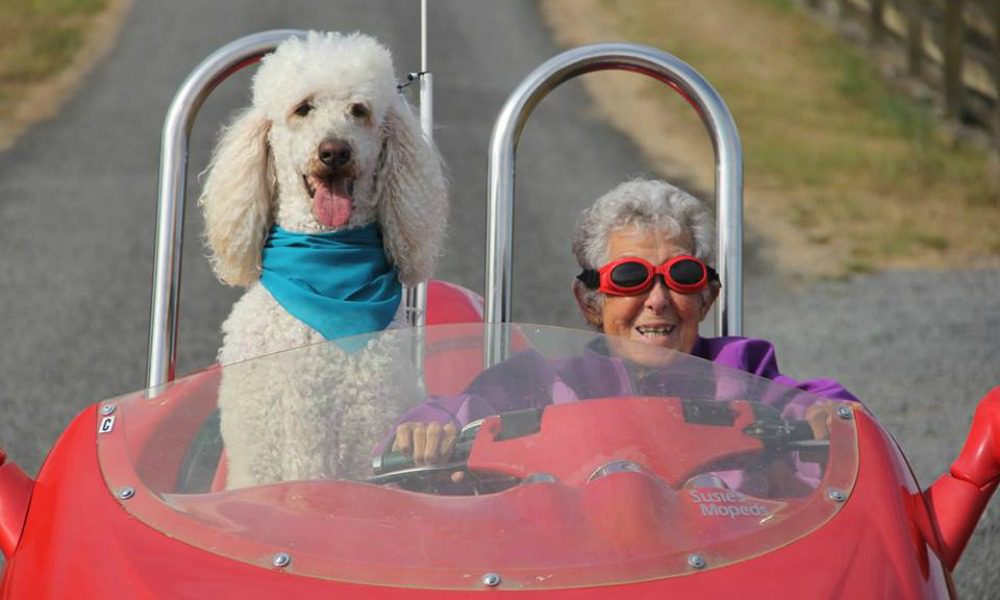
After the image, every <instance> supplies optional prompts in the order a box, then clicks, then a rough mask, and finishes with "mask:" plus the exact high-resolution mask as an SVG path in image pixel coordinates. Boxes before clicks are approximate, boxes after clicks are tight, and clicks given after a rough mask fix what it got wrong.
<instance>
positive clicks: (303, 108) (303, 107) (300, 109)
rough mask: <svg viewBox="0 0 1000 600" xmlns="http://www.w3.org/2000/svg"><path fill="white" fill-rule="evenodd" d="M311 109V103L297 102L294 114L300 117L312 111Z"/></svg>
mask: <svg viewBox="0 0 1000 600" xmlns="http://www.w3.org/2000/svg"><path fill="white" fill-rule="evenodd" d="M312 109H313V105H312V104H309V102H303V103H302V104H299V105H298V106H296V107H295V114H296V115H298V116H300V117H304V116H306V115H308V114H309V112H310V111H312Z"/></svg>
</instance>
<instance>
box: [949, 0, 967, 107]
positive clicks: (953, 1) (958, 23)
mask: <svg viewBox="0 0 1000 600" xmlns="http://www.w3.org/2000/svg"><path fill="white" fill-rule="evenodd" d="M944 31H945V33H944V35H945V39H944V114H945V117H946V118H949V119H957V118H958V117H959V115H960V114H961V112H962V42H963V39H962V38H963V36H962V0H948V2H947V7H946V9H945V18H944Z"/></svg>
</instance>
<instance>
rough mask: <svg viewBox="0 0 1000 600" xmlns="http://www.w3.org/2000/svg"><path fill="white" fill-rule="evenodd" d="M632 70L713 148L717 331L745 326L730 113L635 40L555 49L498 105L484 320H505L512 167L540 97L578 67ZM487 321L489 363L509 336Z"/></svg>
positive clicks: (739, 168)
mask: <svg viewBox="0 0 1000 600" xmlns="http://www.w3.org/2000/svg"><path fill="white" fill-rule="evenodd" d="M605 70H624V71H634V72H638V73H641V74H643V75H646V76H648V77H652V78H654V79H657V80H659V81H662V82H663V83H665V84H667V85H668V86H670V87H671V88H673V89H674V90H676V91H677V92H679V93H680V94H681V95H682V96H684V98H685V99H687V101H688V102H689V103H690V104H691V105H692V106H693V107H694V108H695V110H696V111H697V112H698V114H699V116H700V117H701V119H702V121H703V122H704V123H705V127H706V128H707V129H708V133H709V136H710V137H711V139H712V146H713V148H714V150H715V189H716V203H717V208H716V214H717V222H718V253H717V254H718V259H717V260H718V265H717V270H718V272H719V277H720V278H721V279H722V283H723V285H722V290H721V291H720V293H719V299H718V304H717V306H718V308H717V310H716V320H715V323H716V332H717V334H718V335H740V334H741V333H742V331H743V278H742V276H743V150H742V146H741V144H740V137H739V132H738V131H737V129H736V124H735V122H734V121H733V117H732V115H731V114H730V112H729V108H727V107H726V104H725V102H723V101H722V97H721V96H719V94H718V92H716V91H715V89H714V88H713V87H712V86H711V85H710V84H709V83H708V81H706V80H705V78H704V77H702V76H701V75H700V74H699V73H698V72H697V71H695V70H694V69H693V68H692V67H691V66H690V65H688V64H687V63H685V62H684V61H682V60H680V59H678V58H677V57H675V56H673V55H671V54H669V53H667V52H664V51H662V50H659V49H657V48H653V47H650V46H642V45H637V44H622V43H610V44H593V45H589V46H581V47H579V48H574V49H572V50H568V51H566V52H563V53H562V54H559V55H557V56H555V57H553V58H551V59H549V60H548V61H547V62H545V63H544V64H542V65H541V66H539V67H538V68H537V69H535V70H534V71H533V72H532V73H531V74H529V75H528V76H527V77H526V78H525V79H524V81H522V82H521V84H520V85H519V86H518V87H517V89H515V90H514V92H513V93H512V94H511V95H510V97H509V98H508V100H507V103H506V104H505V105H504V107H503V109H502V110H501V111H500V115H499V116H498V117H497V121H496V124H495V125H494V127H493V135H492V138H491V139H490V150H489V152H490V156H489V172H488V178H489V182H488V185H489V198H488V205H487V222H486V236H487V246H486V290H485V292H486V294H485V295H486V323H507V322H509V321H510V319H511V275H512V270H513V252H514V248H513V243H512V242H513V236H514V175H515V170H514V165H515V153H516V150H517V142H518V140H519V139H520V137H521V131H522V130H523V129H524V125H525V122H526V121H527V119H528V116H529V115H530V114H531V111H532V110H534V108H535V107H536V106H537V105H538V103H539V102H541V101H542V99H543V98H545V96H546V95H548V93H549V92H551V91H552V90H553V89H555V88H556V87H558V86H559V85H560V84H562V83H564V82H566V81H568V80H570V79H573V78H574V77H576V76H578V75H583V74H584V73H591V72H594V71H605ZM494 330H495V328H491V327H487V328H486V334H487V338H488V346H487V351H488V352H487V358H486V363H487V366H489V365H492V364H495V363H496V362H498V361H499V360H502V358H503V357H505V356H506V355H507V348H509V344H508V343H507V340H495V339H493V338H492V332H493V331H494Z"/></svg>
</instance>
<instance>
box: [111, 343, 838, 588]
mask: <svg viewBox="0 0 1000 600" xmlns="http://www.w3.org/2000/svg"><path fill="white" fill-rule="evenodd" d="M491 348H492V350H489V349H491ZM503 348H506V349H507V350H506V351H503V350H502V349H503ZM488 350H489V351H488ZM484 357H487V358H489V360H490V362H491V363H493V364H492V366H490V367H488V368H487V367H485V366H484V364H485V361H484ZM828 402H829V401H827V400H823V399H820V398H818V397H815V396H812V395H810V394H807V393H805V392H802V391H800V390H797V389H792V388H788V387H785V386H782V385H779V384H777V383H774V382H772V381H769V380H766V379H761V378H758V377H755V376H752V375H749V374H747V373H744V372H742V371H737V370H733V369H730V368H727V367H723V366H720V365H717V364H714V363H712V362H708V361H705V360H702V359H700V358H696V357H693V356H689V355H685V354H679V353H675V352H671V351H667V350H660V349H654V348H651V347H649V346H647V345H642V344H633V343H629V342H624V341H621V340H619V339H617V338H606V337H604V336H601V335H598V334H595V333H592V332H586V331H578V330H570V329H559V328H550V327H541V326H534V325H509V326H489V327H484V326H483V325H481V324H467V325H447V326H435V327H428V328H423V329H403V330H391V331H386V332H381V333H378V334H372V335H368V336H359V337H356V338H350V339H347V340H340V341H336V342H329V343H325V344H321V345H316V346H309V347H305V348H300V349H296V350H292V351H288V352H283V353H279V354H274V355H269V356H264V357H261V358H258V359H254V360H251V361H247V362H244V363H239V364H235V365H231V366H226V367H222V368H215V369H211V370H209V371H206V372H203V373H199V374H196V375H194V376H191V377H188V378H185V379H182V380H179V381H177V382H174V383H172V384H170V385H169V386H167V387H165V389H163V390H159V391H158V393H155V394H154V393H152V392H140V393H137V394H134V395H130V396H126V397H121V398H117V399H114V400H109V401H107V402H104V403H102V404H101V412H100V413H99V414H100V417H99V420H100V421H101V427H100V428H99V432H98V450H99V456H100V461H101V468H102V471H103V472H104V476H105V479H106V481H107V483H108V486H109V487H110V488H111V490H112V491H113V492H114V493H115V494H116V496H118V497H125V498H124V499H122V500H121V502H122V504H123V506H124V507H125V508H126V510H128V511H130V512H131V513H132V514H133V515H134V516H135V517H137V518H139V519H141V520H143V521H145V522H146V523H147V524H149V525H150V526H152V527H154V528H157V529H159V530H161V531H163V532H164V533H166V534H168V535H170V536H171V537H174V538H177V539H180V540H182V541H184V542H186V543H188V544H192V545H194V546H197V547H200V548H203V549H206V550H208V551H211V552H215V553H218V554H221V555H224V556H228V557H230V558H233V559H236V560H240V561H245V562H249V563H253V564H258V565H260V566H262V567H266V568H276V567H275V566H274V564H275V563H274V561H275V557H276V556H278V555H281V554H286V555H287V556H288V557H289V558H290V562H288V563H287V564H283V565H282V566H281V567H280V568H284V569H286V570H289V571H291V572H295V573H300V574H305V575H310V576H314V577H324V578H329V579H336V580H342V581H351V582H358V583H370V584H378V585H389V586H411V587H420V588H439V589H474V588H481V587H482V586H483V577H484V576H485V575H486V574H488V573H494V574H497V575H498V576H499V581H501V584H500V586H501V588H502V589H544V588H549V589H552V588H562V587H576V586H581V585H600V584H609V583H622V582H629V581H639V580H648V579H655V578H661V577H669V576H674V575H679V574H684V573H689V572H691V571H692V570H694V569H702V568H715V567H718V566H722V565H725V564H729V563H732V562H735V561H739V560H744V559H747V558H750V557H752V556H756V555H758V554H760V553H762V552H767V551H769V550H772V549H774V548H777V547H780V546H783V545H785V544H788V543H790V542H792V541H794V540H796V539H798V538H800V537H802V536H804V535H806V534H808V533H809V532H811V531H813V530H814V529H816V528H817V527H819V526H820V525H822V524H823V523H825V522H826V521H827V520H828V519H830V518H831V517H832V516H833V515H834V514H835V513H836V511H837V510H838V508H839V506H840V502H841V501H842V500H843V499H844V498H845V497H846V496H847V495H848V494H849V493H850V491H851V488H852V486H853V483H854V478H855V475H856V472H857V461H858V457H857V441H856V433H855V429H854V422H853V420H852V419H851V418H850V413H849V412H845V411H843V410H841V411H840V413H841V415H840V416H841V417H842V418H831V419H828V433H826V432H822V433H821V434H820V436H819V437H820V438H821V439H814V438H815V437H816V431H815V428H813V427H811V426H810V425H809V423H808V422H806V421H805V420H803V419H804V417H805V415H806V411H807V410H809V408H810V407H811V406H814V405H816V406H819V405H823V404H824V403H828ZM109 406H110V407H113V408H108V407H109ZM848 406H850V405H848V404H845V405H840V404H833V405H830V406H825V407H824V410H828V411H832V412H831V413H830V414H832V415H837V412H836V409H837V408H838V407H839V408H842V409H843V408H844V407H848ZM404 423H421V424H438V425H440V428H441V429H444V428H445V426H449V427H454V428H455V430H456V431H460V432H461V433H460V435H458V437H457V440H456V441H455V443H454V444H453V445H452V446H451V448H450V451H449V452H448V454H447V455H446V456H442V457H439V458H438V459H435V461H434V463H433V464H423V465H414V464H412V462H409V461H408V459H407V456H406V455H405V454H400V453H398V452H393V440H394V435H395V432H396V430H397V428H398V427H399V426H400V425H401V424H404ZM430 429H432V427H429V426H428V427H427V428H425V430H430ZM126 488H129V489H131V490H132V491H133V493H131V494H129V493H127V492H126V493H122V490H125V489H126ZM278 562H279V563H281V562H282V561H280V560H279V561H278Z"/></svg>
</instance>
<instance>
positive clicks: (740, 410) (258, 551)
mask: <svg viewBox="0 0 1000 600" xmlns="http://www.w3.org/2000/svg"><path fill="white" fill-rule="evenodd" d="M428 296H429V299H428V303H427V304H428V307H429V308H428V312H427V324H428V326H429V327H427V328H426V329H421V328H417V329H415V330H413V332H412V333H404V334H402V335H410V336H412V340H416V341H417V342H419V344H420V345H421V347H422V348H423V351H424V354H425V358H423V359H421V361H420V362H421V363H422V364H421V368H422V377H423V378H424V380H425V381H424V389H423V391H424V393H425V394H427V395H431V396H448V395H454V394H459V393H460V392H461V391H462V390H463V389H464V388H465V386H466V385H467V384H468V383H469V382H470V381H472V379H473V378H475V377H476V376H477V375H478V374H479V373H480V372H481V371H482V369H483V362H484V356H485V355H486V351H485V350H484V349H485V348H486V347H487V345H486V344H484V343H482V342H483V340H482V339H481V337H482V331H483V328H484V326H483V325H482V324H481V322H482V319H483V315H482V311H481V307H480V305H479V304H478V303H477V302H476V301H475V298H474V295H472V294H470V293H468V292H466V291H464V290H461V289H458V288H456V287H455V286H451V285H448V284H442V283H432V284H431V286H430V289H429V294H428ZM470 321H479V322H480V324H478V325H467V326H465V327H466V329H458V330H455V329H448V327H449V325H447V324H449V323H462V322H470ZM435 325H438V327H434V326H435ZM456 332H457V333H456ZM477 332H478V333H477ZM505 332H507V333H509V334H510V335H511V340H512V349H513V350H515V351H518V350H522V351H533V348H534V347H535V346H536V345H539V344H538V342H539V341H542V342H546V341H553V340H555V341H560V340H561V338H560V336H563V337H565V338H566V340H569V342H567V344H569V345H572V344H571V343H570V342H572V343H576V342H575V341H574V338H575V337H579V336H584V335H596V334H585V333H583V332H577V333H558V332H557V333H552V332H546V331H545V330H544V328H534V329H532V328H528V327H527V326H525V328H518V327H511V328H510V329H508V330H505ZM547 336H548V337H547ZM540 345H543V346H544V344H540ZM684 360H685V359H683V358H671V359H670V361H671V362H674V363H678V364H681V366H683V364H682V363H684ZM692 360H694V359H692ZM260 364H262V365H263V364H264V363H260ZM254 366H255V365H251V367H250V368H253V367H254ZM675 366H676V365H675ZM676 368H680V367H676ZM691 368H692V369H694V370H695V371H698V370H699V369H700V370H701V372H702V373H703V374H705V377H706V378H708V379H707V380H708V381H709V384H710V385H715V383H714V382H713V381H712V380H711V378H712V377H713V376H714V375H713V374H712V373H713V371H712V367H711V363H708V364H707V365H699V364H693V365H692V366H691ZM222 372H223V370H222V369H219V368H214V369H210V370H208V371H205V372H202V373H200V374H196V375H194V376H192V377H189V378H185V379H183V380H180V381H178V382H174V383H173V384H171V385H169V386H167V387H166V389H164V390H156V391H155V392H153V391H152V390H146V391H144V392H138V393H136V394H133V395H130V396H126V397H122V398H118V399H112V400H108V401H105V402H101V403H98V404H96V405H94V406H91V407H89V408H87V409H86V410H84V411H83V412H81V413H80V414H79V415H78V416H77V417H76V418H75V419H74V420H73V421H72V423H71V424H70V425H69V427H68V428H67V429H66V431H65V432H64V434H63V435H62V437H61V438H60V439H59V441H58V442H57V443H56V445H55V446H54V447H53V449H52V451H51V453H50V454H49V456H48V458H47V460H46V461H45V463H44V465H43V467H42V468H41V470H40V472H39V473H38V476H37V478H36V479H34V480H32V479H31V478H29V477H28V476H26V475H25V474H24V473H23V472H22V471H21V470H20V469H19V468H18V467H17V466H16V465H15V464H13V463H6V464H4V459H5V456H4V455H3V454H2V453H0V550H2V551H3V553H4V555H5V557H6V558H7V563H6V566H5V570H4V573H3V581H2V587H0V597H2V598H204V597H209V596H214V597H227V598H228V597H232V598H274V597H307V596H308V597H313V596H328V597H338V598H404V597H405V598H441V597H447V598H464V597H470V598H477V597H484V596H489V597H495V596H504V597H515V596H516V597H518V598H521V597H531V598H534V597H546V598H564V597H565V598H569V597H572V598H606V597H615V598H653V597H655V598H661V597H739V598H794V597H801V598H944V597H950V596H953V595H954V588H953V586H952V583H951V577H950V573H951V571H952V569H953V568H954V566H955V564H956V562H957V561H958V559H959V557H960V556H961V553H962V550H963V549H964V547H965V544H966V542H967V541H968V539H969V536H970V535H971V533H972V531H973V529H974V527H975V524H976V522H977V520H978V518H979V516H980V515H981V513H982V511H983V510H984V509H985V506H986V503H987V502H988V500H989V498H990V496H991V495H992V493H993V491H994V490H995V488H996V486H997V483H998V481H1000V387H998V388H995V389H994V390H993V391H992V392H990V393H989V394H988V395H987V396H986V397H985V398H984V399H983V400H982V401H981V403H980V408H979V410H978V411H977V413H976V416H975V420H974V422H973V426H972V431H971V433H970V435H969V439H968V441H967V443H966V446H965V449H964V450H963V451H962V453H961V455H960V457H959V459H958V460H957V461H956V462H955V464H954V465H953V467H952V468H951V470H950V472H949V473H946V474H945V475H943V476H942V477H941V478H940V479H939V480H938V481H937V482H936V483H935V484H933V485H932V486H931V487H929V488H928V489H926V490H923V491H922V490H921V489H920V488H919V486H918V485H917V483H916V481H915V479H914V477H913V475H912V473H911V470H910V468H909V466H908V465H907V463H906V460H905V458H904V457H903V455H902V453H901V452H900V450H899V448H898V446H897V445H896V444H895V442H894V441H893V439H892V438H891V436H890V435H889V434H888V433H887V432H886V431H885V430H884V429H883V428H882V427H881V426H880V425H879V424H878V423H877V422H876V421H875V420H874V419H873V418H872V417H871V415H870V414H869V413H867V412H866V411H865V410H864V408H863V407H861V406H860V405H857V404H851V405H843V406H840V407H839V408H838V411H839V412H838V415H839V418H838V419H834V420H833V421H832V422H831V424H830V439H829V441H828V442H827V443H826V444H825V445H824V446H823V448H822V452H825V454H824V455H823V456H824V458H823V459H822V462H821V463H820V464H821V465H825V466H824V467H823V468H821V469H820V472H821V476H820V477H819V479H818V482H816V483H815V484H814V487H813V488H810V489H809V490H808V491H807V492H802V493H798V494H791V495H787V496H781V495H780V494H779V495H778V496H773V495H772V496H767V497H763V496H762V497H752V496H749V495H747V494H745V493H741V492H738V491H736V490H735V488H730V487H728V486H727V485H725V484H724V482H723V483H719V481H720V480H721V479H722V478H721V476H717V475H715V473H716V472H717V471H719V472H722V471H727V469H728V470H734V469H735V470H737V471H738V470H739V469H744V468H748V467H747V465H753V464H756V463H754V461H763V460H765V459H766V460H772V458H769V457H772V455H781V456H782V457H784V458H782V460H785V459H787V456H785V455H786V454H789V453H793V452H797V453H798V454H797V455H796V456H797V457H798V458H796V459H795V460H799V459H801V457H802V456H803V454H802V452H801V449H802V448H806V446H801V447H799V446H793V445H781V444H778V446H774V445H769V444H770V442H768V441H767V440H766V439H764V438H761V437H759V436H756V435H755V434H750V433H748V431H751V430H752V429H753V427H754V426H755V425H756V424H759V423H761V422H764V420H766V419H764V417H761V415H762V414H766V413H767V411H764V410H763V408H761V406H760V404H761V403H759V402H751V401H750V400H749V399H747V398H743V397H737V398H735V399H734V398H722V397H710V398H705V397H703V395H702V396H699V395H697V394H696V395H695V396H697V397H696V398H695V397H692V398H685V397H682V396H669V397H662V398H648V397H641V396H628V395H624V396H621V397H616V398H602V397H594V398H589V399H587V400H586V401H580V402H575V403H569V404H553V405H551V406H547V407H544V410H542V409H539V411H537V412H536V413H532V415H533V416H532V417H531V418H533V419H535V421H534V422H533V423H532V425H531V427H530V428H529V431H528V432H527V433H525V432H520V433H516V434H514V433H511V431H510V428H511V427H513V426H514V424H516V423H518V422H520V421H518V420H519V419H523V416H518V417H516V418H515V417H511V416H510V414H506V413H505V414H498V415H495V416H490V417H487V418H485V419H484V420H482V422H480V423H477V424H476V428H475V429H473V430H471V433H470V448H469V450H468V455H467V456H466V457H465V458H464V459H463V462H462V464H461V465H458V466H457V467H455V468H458V469H461V470H463V471H465V472H468V473H471V474H476V473H488V474H491V476H493V477H498V478H500V480H508V481H509V482H511V483H509V484H504V485H500V486H499V487H497V488H496V489H490V490H489V491H487V492H481V491H480V490H476V492H475V493H473V494H463V495H458V496H457V497H456V496H455V495H447V494H439V493H426V492H420V491H413V490H410V489H407V488H406V487H405V486H404V487H403V488H399V487H396V486H394V485H386V481H387V480H384V479H383V480H378V479H377V478H373V479H367V480H366V479H363V478H362V479H359V478H357V477H343V478H336V479H332V480H308V481H283V482H278V483H272V484H269V485H262V486H255V487H248V488H242V489H228V490H227V489H224V488H225V485H224V482H225V468H226V466H225V465H226V462H225V457H224V456H221V457H220V456H216V457H215V458H214V459H213V460H208V461H206V462H205V464H207V465H208V469H209V471H208V473H209V479H210V481H208V482H207V483H205V484H204V485H203V486H202V487H200V488H197V489H183V486H181V485H180V484H179V483H178V482H179V481H180V480H181V479H182V478H183V476H184V473H186V472H187V471H186V470H188V469H189V467H190V462H191V459H190V449H191V448H194V447H196V446H197V445H198V443H199V442H198V436H199V435H201V432H202V431H203V430H204V428H205V425H204V423H206V422H207V421H208V420H209V419H210V418H211V417H212V415H213V413H214V412H215V411H216V408H217V407H216V399H217V393H218V389H219V382H220V378H221V374H222ZM706 373H707V374H706ZM726 377H730V375H726ZM732 377H736V375H732ZM705 389H707V390H709V391H708V392H705V393H706V394H708V395H709V396H712V394H711V390H714V389H715V388H714V387H713V388H705ZM706 400H711V401H714V402H716V405H717V406H720V407H722V408H719V409H718V410H719V411H721V413H724V415H725V418H723V419H722V420H721V421H717V422H716V421H713V419H715V416H713V415H716V412H715V411H716V410H717V409H716V408H705V405H704V404H703V402H705V401H706ZM692 406H693V407H695V408H696V409H697V410H695V413H697V412H698V410H705V411H707V413H706V414H707V415H708V420H707V421H706V420H702V417H697V416H696V417H691V415H690V414H689V413H688V408H689V407H692ZM699 407H700V408H699ZM768 418H770V417H768ZM116 420H117V421H116ZM768 422H769V423H771V424H772V425H774V424H776V426H777V427H778V428H779V429H780V428H782V427H785V426H787V425H788V423H787V422H786V421H784V420H778V421H774V420H772V421H768ZM384 433H385V432H382V433H379V432H378V431H373V432H371V442H372V443H370V444H369V445H367V446H364V447H362V448H361V449H360V451H361V452H372V451H373V450H372V448H373V447H377V446H378V442H379V439H380V438H379V436H380V435H382V434H384ZM195 462H197V459H196V460H195ZM788 464H792V463H788ZM416 471H417V472H415V473H409V472H407V471H406V470H405V469H404V470H403V471H401V473H402V475H401V477H409V476H411V475H413V476H414V477H423V476H424V475H425V473H422V472H419V471H420V470H419V469H417V470H416ZM727 472H728V471H727ZM539 474H543V475H544V477H541V478H538V477H537V476H538V475H539ZM706 474H707V478H706V477H705V476H706ZM536 480H537V481H536ZM706 482H708V483H706ZM706 486H707V487H706ZM727 502H728V504H727Z"/></svg>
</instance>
